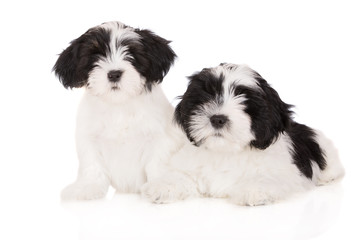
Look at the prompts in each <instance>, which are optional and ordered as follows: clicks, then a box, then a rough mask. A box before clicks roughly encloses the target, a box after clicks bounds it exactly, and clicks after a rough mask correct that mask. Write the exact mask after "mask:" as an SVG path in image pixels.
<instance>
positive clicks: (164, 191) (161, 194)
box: [141, 181, 189, 204]
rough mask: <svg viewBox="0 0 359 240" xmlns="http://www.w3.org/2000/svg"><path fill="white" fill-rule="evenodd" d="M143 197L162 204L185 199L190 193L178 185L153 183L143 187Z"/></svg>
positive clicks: (160, 182) (161, 182)
mask: <svg viewBox="0 0 359 240" xmlns="http://www.w3.org/2000/svg"><path fill="white" fill-rule="evenodd" d="M141 195H142V197H145V198H147V199H149V200H150V201H151V202H153V203H157V204H161V203H171V202H175V201H177V200H182V199H185V198H187V197H188V196H189V193H188V192H186V191H185V190H184V189H182V187H181V186H180V185H178V184H174V183H172V184H171V183H166V182H163V181H152V182H148V183H145V184H144V185H143V186H142V188H141Z"/></svg>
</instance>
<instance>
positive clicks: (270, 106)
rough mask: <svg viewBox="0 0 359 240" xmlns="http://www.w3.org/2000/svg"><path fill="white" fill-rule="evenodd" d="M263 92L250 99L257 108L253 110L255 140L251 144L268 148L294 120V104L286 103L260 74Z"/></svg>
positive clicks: (259, 81) (259, 147)
mask: <svg viewBox="0 0 359 240" xmlns="http://www.w3.org/2000/svg"><path fill="white" fill-rule="evenodd" d="M256 80H257V81H258V83H259V85H260V87H261V89H262V92H261V93H258V92H257V91H256V92H257V93H256V96H257V98H256V97H255V96H251V97H250V100H248V102H249V104H252V108H255V109H256V110H252V111H255V113H254V112H252V114H250V115H251V118H252V132H253V133H254V135H255V138H256V139H255V140H253V141H252V142H251V146H252V147H255V148H258V149H266V148H267V147H269V146H270V145H271V144H272V143H273V141H275V140H276V139H277V138H278V136H279V134H280V133H282V132H283V131H285V130H286V129H287V128H288V127H289V125H290V122H291V121H292V118H291V114H292V111H291V110H290V108H291V107H292V105H289V104H286V103H284V102H283V101H282V100H281V99H280V97H279V95H278V93H277V92H276V91H275V90H274V89H273V88H272V87H270V86H269V84H268V83H267V82H266V81H265V80H264V79H263V78H262V77H260V75H259V74H258V77H256ZM253 98H254V99H253Z"/></svg>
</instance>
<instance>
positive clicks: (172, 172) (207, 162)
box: [142, 65, 344, 206]
mask: <svg viewBox="0 0 359 240" xmlns="http://www.w3.org/2000/svg"><path fill="white" fill-rule="evenodd" d="M227 66H228V65H227ZM248 69H249V68H248V67H246V66H243V65H239V66H234V69H232V73H231V74H230V73H229V71H228V69H227V68H223V67H221V66H220V67H217V68H215V69H213V71H214V72H216V74H218V75H219V74H220V73H222V74H224V75H225V81H224V84H223V85H225V86H230V84H231V83H233V82H236V84H241V85H245V86H250V87H254V88H257V85H256V82H255V79H254V78H252V77H251V76H252V73H250V71H249V70H248ZM233 72H234V73H233ZM228 74H230V77H227V76H228ZM224 91H225V93H224V99H223V101H222V102H221V103H220V104H219V103H217V102H215V101H214V102H209V103H207V104H205V105H204V106H202V107H201V108H200V110H199V111H197V113H196V115H194V117H193V118H192V119H191V122H192V124H191V128H190V129H191V133H192V134H193V135H192V137H194V139H195V140H197V141H198V140H202V144H201V145H200V147H196V146H193V144H191V143H190V142H187V143H186V144H185V145H184V146H183V147H182V148H181V149H180V150H179V151H178V152H177V153H176V154H175V155H174V156H173V157H172V158H171V159H170V160H169V161H168V162H166V163H165V164H163V166H164V168H166V169H167V170H166V171H164V172H166V173H165V174H164V175H163V176H162V177H160V178H157V179H154V180H152V181H149V182H148V183H146V184H145V185H144V186H143V188H142V194H143V196H145V197H147V198H149V199H150V200H151V201H152V202H155V203H168V202H173V201H176V200H179V199H185V198H188V197H195V196H209V197H216V198H229V199H230V201H232V202H234V203H236V204H240V205H250V206H253V205H263V204H267V203H271V202H275V201H277V200H280V199H284V198H286V197H288V196H290V195H292V194H294V193H298V192H302V191H304V190H308V189H310V188H312V187H313V186H315V185H322V184H326V183H329V182H331V181H333V180H336V179H339V178H341V177H342V176H343V175H344V170H343V167H342V166H341V164H340V161H339V158H338V154H337V151H336V149H335V148H334V146H333V144H332V143H331V142H330V140H328V139H327V138H326V137H325V136H324V135H323V134H322V133H321V132H319V131H316V134H317V139H316V140H317V142H318V143H319V144H320V146H321V148H322V150H323V151H324V153H325V155H326V157H325V158H326V161H327V167H326V168H325V170H324V171H321V170H320V169H319V167H318V165H317V164H316V163H315V162H313V172H314V174H313V178H312V179H308V178H307V177H305V176H303V175H302V174H301V173H300V171H299V170H298V168H297V167H296V165H294V164H293V159H292V156H291V154H290V151H291V148H292V144H291V140H290V138H289V137H288V136H287V134H286V133H284V134H280V135H279V137H278V139H277V141H275V142H274V143H273V144H272V145H270V146H269V147H268V148H266V149H265V150H260V149H256V148H251V147H250V145H249V143H250V141H251V140H253V139H254V136H253V134H252V133H251V119H250V117H249V116H248V115H247V114H246V113H245V112H244V110H243V107H241V105H240V103H241V101H243V100H244V99H243V98H242V97H239V98H238V97H235V96H233V94H232V93H231V90H230V88H229V87H228V88H226V87H224ZM213 114H224V115H226V116H228V118H229V120H230V121H231V127H230V128H224V129H221V130H219V131H218V130H215V129H214V128H213V127H212V126H211V124H210V121H209V117H210V116H212V115H213ZM174 127H175V126H174Z"/></svg>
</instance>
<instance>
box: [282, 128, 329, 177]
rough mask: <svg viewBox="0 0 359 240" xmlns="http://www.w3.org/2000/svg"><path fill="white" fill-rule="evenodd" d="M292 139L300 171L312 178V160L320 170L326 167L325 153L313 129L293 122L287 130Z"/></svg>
mask: <svg viewBox="0 0 359 240" xmlns="http://www.w3.org/2000/svg"><path fill="white" fill-rule="evenodd" d="M286 132H287V133H288V136H289V137H290V139H291V140H292V147H293V149H292V150H291V155H292V158H293V160H294V164H295V165H296V166H297V167H298V169H299V171H300V172H301V173H302V174H303V175H304V176H306V177H307V178H309V179H311V178H312V177H313V169H312V161H314V162H316V163H317V164H318V166H319V168H320V170H324V169H325V167H326V161H325V154H324V152H323V150H322V149H321V147H320V146H319V144H318V143H317V142H316V140H315V136H316V135H315V133H314V131H313V129H311V128H309V127H307V126H306V125H303V124H299V123H296V122H292V123H291V126H290V128H289V129H288V130H287V131H286Z"/></svg>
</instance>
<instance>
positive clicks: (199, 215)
mask: <svg viewBox="0 0 359 240" xmlns="http://www.w3.org/2000/svg"><path fill="white" fill-rule="evenodd" d="M0 18H1V19H0V20H1V21H0V25H1V28H0V32H1V36H0V61H1V64H0V78H1V79H0V113H1V116H0V121H1V124H0V134H1V135H0V136H1V137H0V141H1V143H0V160H1V162H0V194H1V195H0V196H1V198H0V239H66V240H72V239H84V240H88V239H156V240H158V239H264V238H265V239H308V238H313V239H359V234H358V230H357V226H358V220H357V216H358V213H359V211H358V202H359V198H358V183H359V170H358V166H359V163H358V162H359V159H358V155H357V149H358V135H359V129H358V125H359V124H358V123H359V119H358V107H357V105H358V103H359V101H358V86H359V84H358V82H359V26H358V25H359V8H358V7H357V6H356V5H355V1H345V0H340V1H315V0H311V1H303V0H302V1H295V2H294V1H252V0H251V1H246V2H244V1H233V2H230V1H224V0H217V1H213V2H211V1H202V2H200V1H194V0H193V1H188V2H185V1H178V2H172V1H143V2H139V1H134V0H128V1H120V0H117V1H105V0H102V1H100V0H97V1H90V0H87V1H83V2H80V1H75V0H71V1H65V0H61V1H56V2H52V1H35V0H33V1H11V2H10V1H7V3H5V2H4V3H2V4H1V10H0ZM111 20H119V21H122V22H124V23H125V24H127V25H130V26H133V27H140V28H148V29H151V30H153V31H154V32H156V33H157V34H158V35H160V36H162V37H164V38H167V39H170V40H172V41H173V42H172V44H171V46H172V47H173V49H174V50H175V52H176V53H177V55H178V56H179V57H178V59H177V61H176V63H175V65H174V67H173V68H172V69H171V70H170V72H169V74H168V75H167V77H166V78H165V80H164V84H163V88H164V91H165V92H166V94H167V96H168V98H169V99H170V100H171V101H172V102H173V104H176V101H173V99H174V98H175V97H176V96H178V95H181V94H182V93H183V92H184V91H185V88H186V84H187V80H186V76H188V75H190V74H192V73H193V72H194V71H198V70H201V69H202V68H203V67H211V66H216V65H217V64H219V63H221V62H232V63H247V64H249V65H250V66H251V67H252V68H254V69H255V70H257V71H258V72H259V73H260V74H261V75H262V76H263V77H264V78H266V79H267V80H268V81H269V82H270V83H271V84H272V86H273V87H274V88H275V89H276V90H277V91H278V92H279V94H280V96H281V97H282V99H283V100H284V101H286V102H288V103H291V104H295V105H296V106H297V107H296V109H295V111H296V113H297V115H296V120H297V121H299V122H301V123H305V124H307V125H309V126H312V127H315V128H319V129H321V130H323V131H324V132H325V133H326V134H327V135H328V136H329V137H330V138H332V139H333V141H334V142H335V144H336V145H337V147H338V149H339V151H340V155H341V158H342V161H343V164H344V166H345V168H346V172H347V173H346V176H345V178H344V179H343V181H342V182H341V183H340V184H335V185H332V186H329V187H321V188H317V189H316V190H314V191H311V192H308V193H306V194H303V195H302V196H300V197H298V198H295V199H288V200H286V201H283V202H281V203H278V204H275V205H271V206H264V207H254V208H250V207H239V206H235V205H231V204H229V203H227V202H226V201H225V200H219V199H196V200H190V201H184V202H179V203H175V204H171V205H152V204H149V203H147V202H146V201H144V200H142V199H140V197H139V196H137V195H125V194H115V193H114V191H113V190H111V191H110V193H109V195H108V196H107V198H106V199H105V200H102V201H93V202H84V203H73V204H62V203H61V202H60V198H59V194H60V191H61V189H62V188H63V187H64V186H65V185H66V184H68V183H70V182H72V181H73V180H74V179H75V177H76V171H77V159H76V153H75V143H74V129H75V115H76V108H77V104H78V101H79V98H80V97H81V93H82V91H81V90H73V91H70V90H65V89H64V88H63V87H62V85H61V84H60V83H59V81H58V80H57V79H56V78H55V76H54V75H53V73H52V72H51V68H52V66H53V65H54V63H55V61H56V59H57V54H59V53H60V52H61V51H62V50H63V49H64V48H66V47H67V46H68V43H69V42H70V41H71V40H73V39H74V38H77V37H78V36H80V35H81V34H82V33H84V32H85V31H86V30H87V29H88V28H90V27H93V26H96V25H98V24H100V23H102V22H105V21H111Z"/></svg>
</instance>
